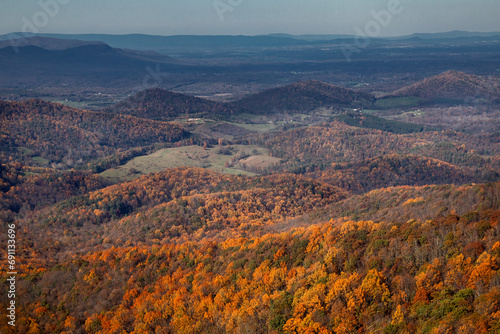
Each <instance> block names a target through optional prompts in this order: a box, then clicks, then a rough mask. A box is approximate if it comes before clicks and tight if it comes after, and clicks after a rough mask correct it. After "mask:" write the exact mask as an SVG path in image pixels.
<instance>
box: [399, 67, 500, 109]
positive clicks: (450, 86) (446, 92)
mask: <svg viewBox="0 0 500 334" xmlns="http://www.w3.org/2000/svg"><path fill="white" fill-rule="evenodd" d="M392 95H393V96H397V97H419V98H422V99H428V100H439V99H448V100H462V101H464V100H465V99H470V98H485V99H489V100H492V101H497V102H498V101H499V98H500V82H499V81H498V79H496V78H487V77H481V76H477V75H472V74H466V73H463V72H458V71H448V72H444V73H441V74H438V75H436V76H433V77H430V78H426V79H424V80H422V81H419V82H417V83H414V84H413V85H410V86H407V87H404V88H401V89H398V90H396V91H395V92H394V93H392Z"/></svg>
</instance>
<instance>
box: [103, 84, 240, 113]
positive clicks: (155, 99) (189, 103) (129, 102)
mask: <svg viewBox="0 0 500 334" xmlns="http://www.w3.org/2000/svg"><path fill="white" fill-rule="evenodd" d="M105 111H106V112H111V113H115V114H124V115H132V116H136V117H142V118H147V119H153V120H169V119H172V118H176V117H179V116H182V117H184V116H186V117H189V116H191V117H194V116H196V117H198V116H211V117H214V116H216V117H220V116H222V115H230V114H231V113H232V109H231V107H230V106H229V105H227V104H224V103H220V102H214V101H209V100H206V99H202V98H198V97H195V96H190V95H185V94H180V93H175V92H172V91H168V90H164V89H160V88H152V89H147V90H144V91H141V92H139V93H137V94H135V95H134V96H132V97H130V98H128V99H126V100H125V101H122V102H120V103H118V104H116V105H114V106H112V107H109V108H107V109H106V110H105Z"/></svg>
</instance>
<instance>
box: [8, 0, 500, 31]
mask: <svg viewBox="0 0 500 334" xmlns="http://www.w3.org/2000/svg"><path fill="white" fill-rule="evenodd" d="M398 1H400V6H398V7H397V8H398V12H399V11H400V12H399V13H398V14H395V15H391V16H392V17H391V18H390V19H389V21H387V22H388V24H384V25H385V26H383V27H382V29H381V30H380V32H379V35H380V36H384V35H387V36H390V35H405V34H411V33H414V32H444V31H450V30H468V31H500V20H499V14H500V0H342V1H341V0H309V1H306V0H1V2H0V34H5V33H9V32H18V31H33V30H35V31H38V32H43V33H50V32H51V33H110V34H127V33H147V34H157V35H178V34H224V35H237V34H244V35H256V34H268V33H277V32H283V33H292V34H355V33H356V32H355V28H360V29H361V30H364V29H365V27H366V25H367V24H368V23H369V22H372V21H374V20H375V19H374V16H373V11H375V12H380V11H381V10H385V9H387V8H388V6H390V3H392V2H398Z"/></svg>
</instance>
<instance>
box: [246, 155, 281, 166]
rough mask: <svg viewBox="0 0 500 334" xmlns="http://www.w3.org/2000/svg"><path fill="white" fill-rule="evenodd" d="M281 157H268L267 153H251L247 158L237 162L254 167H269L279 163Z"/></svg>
mask: <svg viewBox="0 0 500 334" xmlns="http://www.w3.org/2000/svg"><path fill="white" fill-rule="evenodd" d="M280 162H281V159H279V158H275V157H270V156H269V155H253V156H250V157H248V158H245V159H242V160H240V161H239V162H238V165H240V166H247V167H250V166H251V167H255V168H269V167H272V166H274V165H276V164H279V163H280Z"/></svg>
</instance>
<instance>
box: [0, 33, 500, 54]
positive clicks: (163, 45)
mask: <svg viewBox="0 0 500 334" xmlns="http://www.w3.org/2000/svg"><path fill="white" fill-rule="evenodd" d="M498 36H500V32H468V31H450V32H445V33H417V34H412V35H407V36H398V37H380V38H377V39H381V40H386V41H390V40H394V41H397V40H406V39H414V38H420V39H424V40H437V39H455V38H471V37H483V38H488V37H498ZM29 37H48V38H56V39H69V40H79V41H87V42H96V41H98V42H103V43H106V44H108V45H110V46H111V47H114V48H121V49H133V50H156V51H160V50H164V49H167V48H194V49H203V48H224V47H229V48H238V47H279V46H293V45H307V44H320V43H325V42H329V41H332V40H349V39H353V38H354V37H355V35H348V34H331V35H321V34H317V35H314V34H309V35H290V34H269V35H257V36H243V35H238V36H233V35H216V36H215V35H214V36H212V35H175V36H159V35H145V34H128V35H109V34H32V33H10V34H6V35H0V41H10V40H15V39H20V38H29ZM0 47H1V46H0Z"/></svg>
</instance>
